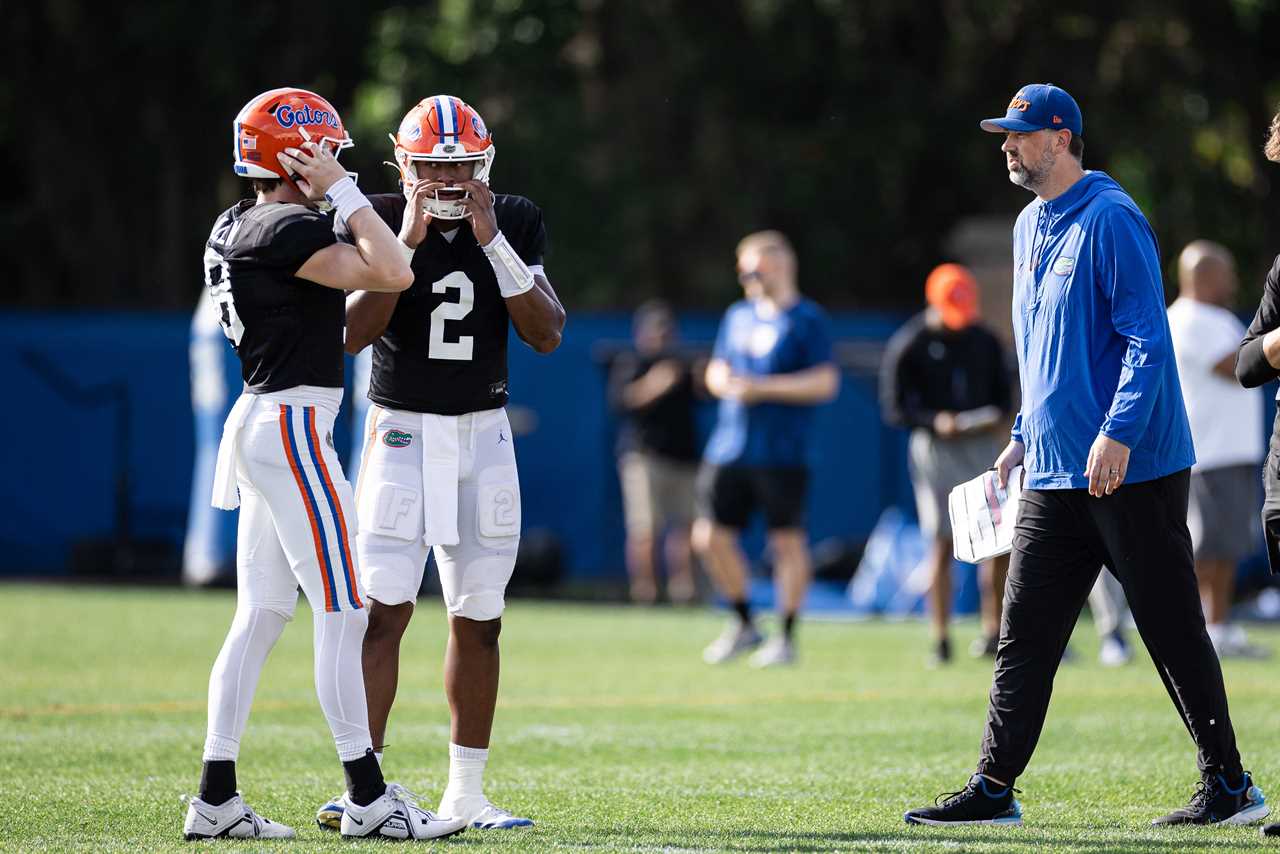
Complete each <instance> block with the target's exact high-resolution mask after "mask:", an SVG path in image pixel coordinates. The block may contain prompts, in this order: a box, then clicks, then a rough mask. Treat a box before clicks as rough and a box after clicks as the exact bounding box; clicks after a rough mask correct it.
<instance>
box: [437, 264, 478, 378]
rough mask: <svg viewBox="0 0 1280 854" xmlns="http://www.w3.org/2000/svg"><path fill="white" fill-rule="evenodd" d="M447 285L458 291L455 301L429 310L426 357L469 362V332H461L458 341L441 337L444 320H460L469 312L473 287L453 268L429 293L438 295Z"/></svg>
mask: <svg viewBox="0 0 1280 854" xmlns="http://www.w3.org/2000/svg"><path fill="white" fill-rule="evenodd" d="M450 288H456V289H457V290H458V301H457V302H442V303H440V304H439V305H438V306H436V309H435V311H433V312H431V340H430V342H429V343H428V345H427V356H428V357H429V358H432V359H451V360H453V361H455V362H469V361H471V351H472V349H473V345H474V344H475V339H474V338H473V337H472V336H470V335H460V336H458V340H457V341H446V340H444V323H445V321H446V320H461V319H462V318H464V317H466V316H467V315H468V314H470V313H471V308H472V306H474V305H475V302H476V286H475V284H474V283H473V282H472V281H471V280H470V279H469V278H467V274H466V273H464V272H462V271H461V270H455V271H453V272H452V273H450V274H449V275H447V276H445V277H444V278H443V279H441V280H440V281H438V282H433V283H432V284H431V290H432V292H434V293H437V294H443V293H446V292H447V291H448V290H449V289H450Z"/></svg>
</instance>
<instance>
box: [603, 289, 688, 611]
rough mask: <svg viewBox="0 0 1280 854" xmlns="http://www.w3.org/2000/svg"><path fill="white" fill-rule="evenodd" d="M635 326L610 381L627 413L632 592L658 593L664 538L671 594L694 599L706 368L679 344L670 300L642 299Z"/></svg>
mask: <svg viewBox="0 0 1280 854" xmlns="http://www.w3.org/2000/svg"><path fill="white" fill-rule="evenodd" d="M632 331H633V336H634V340H635V351H634V352H629V353H623V354H621V355H620V356H618V358H617V359H616V360H615V361H614V364H613V369H612V371H611V372H610V382H609V386H610V389H609V391H610V394H609V396H610V399H611V400H612V402H613V406H614V408H615V410H616V411H617V412H618V414H619V426H618V445H617V453H618V476H619V479H620V481H621V484H622V505H623V514H624V517H625V520H626V529H627V544H626V553H627V574H628V575H629V577H630V579H631V599H632V601H633V602H640V603H644V604H652V603H653V602H655V601H657V598H658V573H657V566H656V564H657V560H656V557H657V555H656V547H657V546H658V544H659V542H661V543H662V545H663V547H664V548H663V557H664V558H665V565H666V570H667V596H668V597H669V598H670V599H671V601H672V602H676V603H689V602H692V601H693V600H694V599H695V598H696V597H697V587H696V585H695V583H694V577H693V555H692V551H691V550H690V547H689V525H690V523H691V521H692V519H693V484H694V478H695V476H696V474H697V463H698V439H697V434H696V430H695V427H694V413H693V408H694V400H695V388H694V377H695V376H696V375H697V373H698V371H696V370H694V367H693V365H692V363H691V360H690V359H689V358H688V357H687V356H685V355H682V354H681V353H680V352H678V349H677V348H678V344H679V342H678V340H677V336H678V333H677V330H676V324H675V317H674V316H673V315H672V313H671V308H670V307H669V306H668V305H667V304H666V303H664V302H660V301H652V302H647V303H645V304H644V305H642V306H640V308H639V309H637V310H636V313H635V317H634V318H633V321H632ZM664 533H665V537H664V536H663V534H664Z"/></svg>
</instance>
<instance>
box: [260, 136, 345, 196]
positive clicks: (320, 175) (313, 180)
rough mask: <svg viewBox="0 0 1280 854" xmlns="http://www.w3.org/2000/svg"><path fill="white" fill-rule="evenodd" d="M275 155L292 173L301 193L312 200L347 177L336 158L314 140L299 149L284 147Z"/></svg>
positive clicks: (303, 144)
mask: <svg viewBox="0 0 1280 854" xmlns="http://www.w3.org/2000/svg"><path fill="white" fill-rule="evenodd" d="M276 157H277V158H279V160H280V165H281V166H283V167H284V168H285V169H287V170H289V172H290V173H292V174H293V176H294V182H295V183H297V185H298V189H299V190H301V191H302V194H303V195H304V196H306V197H307V198H308V199H310V200H311V201H313V202H318V201H320V200H321V199H323V198H324V194H325V193H327V192H329V188H330V187H332V186H333V185H334V184H336V183H337V182H339V181H341V180H342V179H343V178H345V177H347V172H346V170H345V169H343V168H342V167H341V166H339V165H338V159H337V158H336V157H334V156H333V155H332V154H330V153H329V152H328V151H327V150H325V148H324V147H323V146H321V145H317V144H316V143H314V142H304V143H302V148H300V149H298V148H286V149H285V150H284V151H283V152H281V153H280V154H278V155H276Z"/></svg>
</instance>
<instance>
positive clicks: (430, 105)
mask: <svg viewBox="0 0 1280 854" xmlns="http://www.w3.org/2000/svg"><path fill="white" fill-rule="evenodd" d="M391 142H392V144H393V145H394V146H395V156H396V162H395V163H394V164H393V165H395V166H396V167H398V168H399V170H400V180H402V181H404V183H405V185H406V186H413V183H414V182H415V181H417V180H418V173H417V171H416V170H415V169H414V166H413V163H414V161H416V160H425V161H428V162H433V163H450V162H459V161H461V162H474V163H475V164H476V167H475V175H474V177H475V179H476V180H477V181H480V182H482V183H484V184H485V185H488V183H489V170H490V169H492V168H493V157H494V148H493V137H491V136H490V135H489V129H488V128H487V127H485V124H484V119H482V118H480V114H479V113H478V112H476V109H475V107H472V106H470V105H469V104H467V103H466V102H465V101H463V100H462V99H461V98H456V97H454V96H453V95H433V96H431V97H430V98H423V99H422V100H421V101H419V102H418V103H417V105H416V106H414V108H413V109H412V110H410V111H409V112H408V113H407V114H406V115H405V117H404V120H403V121H401V122H400V130H399V131H398V132H397V133H395V134H392V135H391ZM442 193H443V194H447V196H448V198H441V194H442ZM466 197H467V194H466V191H464V190H463V189H462V188H461V187H442V188H440V189H439V190H436V192H435V194H434V195H433V197H432V198H430V199H428V200H427V202H426V205H425V207H426V209H427V213H429V214H431V216H433V217H435V218H437V219H462V218H463V217H465V216H466V215H467V208H466V206H465V205H463V204H462V202H463V200H464V199H465V198H466Z"/></svg>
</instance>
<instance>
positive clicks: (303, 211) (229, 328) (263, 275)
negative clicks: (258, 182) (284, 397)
mask: <svg viewBox="0 0 1280 854" xmlns="http://www.w3.org/2000/svg"><path fill="white" fill-rule="evenodd" d="M335 239H336V238H335V237H334V234H333V220H331V219H330V218H329V217H327V216H325V215H324V214H322V213H319V212H318V211H314V210H312V209H311V208H308V207H304V206H302V205H286V204H280V203H271V204H265V205H257V204H255V203H254V200H253V199H245V200H243V201H241V202H239V203H237V204H236V205H235V207H232V208H230V209H228V210H227V211H224V212H223V214H222V215H221V216H219V217H218V219H217V221H216V222H215V223H214V224H213V233H212V234H210V235H209V242H208V243H207V244H205V250H204V275H205V283H206V284H207V285H208V286H209V290H210V292H211V293H212V294H213V300H214V302H215V303H216V304H217V308H218V312H219V316H220V319H221V321H222V330H223V332H225V333H226V335H227V337H228V338H230V339H231V343H232V344H233V345H234V346H235V348H236V354H237V355H238V356H239V357H240V368H241V374H242V375H243V377H244V383H245V386H246V390H247V391H249V392H250V393H251V394H265V393H267V392H272V391H280V390H282V389H286V388H292V387H294V386H299V385H313V386H323V387H325V388H341V387H342V344H343V330H344V328H345V327H346V310H345V299H344V295H343V293H342V291H340V290H336V289H334V288H326V287H324V286H322V285H317V284H316V283H314V282H308V281H306V280H304V279H299V278H297V277H295V276H294V273H296V272H297V271H298V268H299V267H301V266H302V265H303V264H304V263H305V262H306V261H307V259H308V258H310V257H311V256H312V255H314V254H315V253H316V252H318V251H320V250H321V249H324V248H325V247H326V246H331V245H332V244H333V243H334V242H335Z"/></svg>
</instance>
